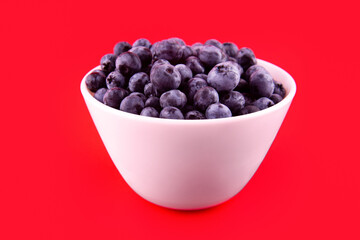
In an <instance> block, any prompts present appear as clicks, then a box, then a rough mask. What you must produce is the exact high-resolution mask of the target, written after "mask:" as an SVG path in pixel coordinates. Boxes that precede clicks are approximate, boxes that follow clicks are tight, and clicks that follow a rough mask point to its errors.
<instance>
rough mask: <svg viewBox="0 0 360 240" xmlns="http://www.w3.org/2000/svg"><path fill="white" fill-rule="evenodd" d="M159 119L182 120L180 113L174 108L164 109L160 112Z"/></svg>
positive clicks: (182, 116)
mask: <svg viewBox="0 0 360 240" xmlns="http://www.w3.org/2000/svg"><path fill="white" fill-rule="evenodd" d="M160 118H168V119H184V115H183V114H182V112H181V111H180V110H179V109H178V108H176V107H165V108H163V110H161V112H160Z"/></svg>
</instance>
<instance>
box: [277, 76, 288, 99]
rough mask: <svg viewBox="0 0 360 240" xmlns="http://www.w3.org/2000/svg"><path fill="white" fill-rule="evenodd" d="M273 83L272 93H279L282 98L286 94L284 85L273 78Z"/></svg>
mask: <svg viewBox="0 0 360 240" xmlns="http://www.w3.org/2000/svg"><path fill="white" fill-rule="evenodd" d="M274 84H275V88H274V93H276V94H279V95H280V96H281V97H282V98H284V97H285V95H286V91H285V88H284V86H283V85H282V84H281V83H279V82H277V81H275V80H274Z"/></svg>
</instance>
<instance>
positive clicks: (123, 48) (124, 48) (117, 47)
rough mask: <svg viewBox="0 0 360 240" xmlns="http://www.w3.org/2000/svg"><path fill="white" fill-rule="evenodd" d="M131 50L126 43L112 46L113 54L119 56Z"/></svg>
mask: <svg viewBox="0 0 360 240" xmlns="http://www.w3.org/2000/svg"><path fill="white" fill-rule="evenodd" d="M129 49H131V45H130V43H128V42H118V43H117V44H115V46H114V54H115V55H116V56H119V55H120V54H121V53H123V52H126V51H128V50H129Z"/></svg>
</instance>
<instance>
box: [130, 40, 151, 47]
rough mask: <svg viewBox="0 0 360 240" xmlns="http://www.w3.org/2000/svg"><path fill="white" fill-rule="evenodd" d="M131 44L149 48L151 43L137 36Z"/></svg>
mask: <svg viewBox="0 0 360 240" xmlns="http://www.w3.org/2000/svg"><path fill="white" fill-rule="evenodd" d="M132 46H133V47H147V48H150V47H151V43H150V41H149V40H147V39H146V38H139V39H137V40H136V41H135V42H134V43H133V45H132Z"/></svg>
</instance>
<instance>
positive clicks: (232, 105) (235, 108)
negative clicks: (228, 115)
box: [220, 91, 245, 116]
mask: <svg viewBox="0 0 360 240" xmlns="http://www.w3.org/2000/svg"><path fill="white" fill-rule="evenodd" d="M220 102H221V103H222V104H224V105H226V106H227V107H228V108H229V109H230V110H231V112H232V114H233V115H234V116H237V115H239V114H240V110H241V109H243V108H244V107H245V98H244V96H243V95H242V94H241V93H240V92H237V91H231V92H227V93H225V94H224V95H222V96H221V98H220Z"/></svg>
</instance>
